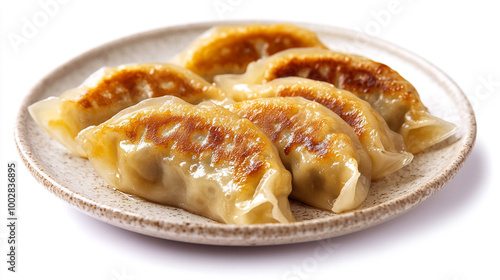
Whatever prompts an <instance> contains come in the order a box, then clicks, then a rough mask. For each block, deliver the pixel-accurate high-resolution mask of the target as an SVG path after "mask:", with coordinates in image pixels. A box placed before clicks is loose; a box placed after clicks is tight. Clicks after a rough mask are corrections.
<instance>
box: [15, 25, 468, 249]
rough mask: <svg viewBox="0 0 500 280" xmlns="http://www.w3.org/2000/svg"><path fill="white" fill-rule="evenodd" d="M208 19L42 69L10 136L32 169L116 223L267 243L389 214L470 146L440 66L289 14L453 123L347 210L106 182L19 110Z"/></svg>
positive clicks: (162, 45)
mask: <svg viewBox="0 0 500 280" xmlns="http://www.w3.org/2000/svg"><path fill="white" fill-rule="evenodd" d="M242 23H244V22H224V23H223V24H242ZM245 23H248V22H245ZM264 23H269V22H264ZM216 24H221V23H220V22H211V23H199V24H192V25H183V26H175V27H167V28H163V29H158V30H154V31H150V32H145V33H140V34H136V35H133V36H130V37H126V38H123V39H121V40H117V41H114V42H111V43H108V44H106V45H103V46H100V47H98V48H95V49H93V50H91V51H89V52H87V53H84V54H82V55H80V56H78V57H76V58H75V59H73V60H71V61H69V62H67V63H66V64H64V65H62V66H61V67H59V68H58V69H56V70H55V71H53V72H52V73H50V74H49V75H48V76H47V77H46V78H44V79H43V80H42V81H41V82H40V83H39V84H38V85H37V86H35V87H34V89H33V90H32V91H31V93H29V95H28V96H27V97H26V99H25V100H24V103H23V105H22V107H21V109H20V113H19V116H18V120H17V125H16V133H15V137H16V143H17V145H18V149H19V152H20V155H21V158H22V160H23V161H24V163H25V164H26V166H27V167H28V168H29V170H30V171H31V173H32V174H33V176H34V177H35V178H36V179H37V180H38V181H39V182H40V183H41V184H43V185H44V186H45V187H46V188H47V189H48V190H49V191H51V192H53V193H54V194H55V195H57V196H58V197H60V198H61V199H63V200H65V201H67V202H68V203H69V204H71V205H73V206H74V207H76V208H78V209H79V210H81V211H83V212H84V213H86V214H88V215H90V216H92V217H94V218H96V219H99V220H102V221H104V222H107V223H110V224H112V225H115V226H118V227H121V228H124V229H128V230H132V231H135V232H139V233H143V234H147V235H151V236H156V237H160V238H165V239H170V240H178V241H184V242H192V243H203V244H220V245H268V244H285V243H296V242H305V241H312V240H318V239H323V238H329V237H334V236H339V235H343V234H347V233H351V232H354V231H358V230H362V229H365V228H368V227H371V226H374V225H377V224H380V223H382V222H384V221H387V220H389V219H392V218H394V217H396V216H398V215H400V214H402V213H404V212H406V211H408V210H409V209H411V208H413V207H414V206H416V205H417V204H419V203H420V202H422V201H423V200H425V199H426V198H428V197H429V196H431V195H432V194H433V193H435V192H436V191H437V190H438V189H440V188H441V187H442V186H443V185H444V184H445V183H446V182H448V181H449V180H450V179H451V178H452V177H453V176H454V175H455V174H456V172H457V171H458V170H459V169H460V167H461V166H462V165H463V163H464V161H465V159H466V157H467V156H468V155H469V153H470V151H471V148H472V146H473V144H474V139H475V135H476V124H475V118H474V113H473V111H472V108H471V106H470V104H469V103H468V101H467V99H466V97H465V95H464V94H463V93H462V91H461V90H460V89H459V88H458V87H457V85H456V84H455V83H454V82H453V81H452V80H450V78H448V77H447V76H446V75H445V74H444V73H443V72H441V71H440V70H439V69H437V68H436V67H434V66H433V65H432V64H430V63H429V62H427V61H425V60H424V59H422V58H420V57H418V56H416V55H414V54H412V53H410V52H408V51H406V50H403V49H401V48H399V47H397V46H395V45H393V44H390V43H388V42H385V41H382V40H379V39H376V38H371V37H368V36H366V35H364V34H362V33H358V32H354V31H352V30H345V29H340V28H335V27H330V26H318V25H311V24H300V23H297V24H298V25H300V26H303V27H306V28H309V29H311V30H313V31H316V32H317V33H318V35H319V37H320V39H321V40H322V41H323V42H324V43H325V44H326V45H327V46H329V47H330V48H331V49H335V50H340V51H345V52H351V53H357V54H361V55H365V56H367V57H369V58H372V59H374V60H376V61H380V62H383V63H385V64H387V65H389V66H390V67H392V68H394V69H395V70H396V71H398V72H399V73H400V74H401V75H402V76H403V77H405V78H406V79H408V80H409V81H410V82H411V83H413V85H414V86H415V87H416V88H417V90H418V91H419V93H420V95H421V98H422V100H423V102H424V104H426V105H427V107H429V109H430V111H431V113H433V114H435V115H437V116H438V117H441V118H443V119H446V120H448V121H451V122H453V123H455V124H457V125H458V127H459V131H458V132H457V133H456V134H455V135H454V136H453V137H451V138H450V139H448V140H447V141H445V142H443V143H440V144H438V145H437V146H434V147H432V148H430V149H428V150H426V151H425V152H423V153H421V154H418V155H417V156H415V159H414V161H413V162H412V163H411V164H410V165H409V166H407V167H405V168H404V169H401V170H400V171H398V172H396V173H394V174H392V175H390V176H387V177H385V178H383V179H382V180H379V181H377V182H374V183H373V184H372V187H371V191H370V194H369V196H368V199H367V200H366V201H365V203H364V204H363V205H362V206H361V207H359V208H358V209H357V210H355V211H351V212H347V213H343V214H333V213H330V212H327V211H322V210H318V209H315V208H312V207H308V206H306V205H303V204H300V203H297V202H293V201H292V202H291V207H292V211H293V213H294V215H295V217H296V218H297V220H298V221H297V222H295V223H290V224H264V225H247V226H240V225H225V224H220V223H217V222H214V221H211V220H209V219H206V218H203V217H200V216H197V215H194V214H191V213H188V212H186V211H184V210H181V209H178V208H174V207H168V206H163V205H159V204H155V203H151V202H148V201H145V200H142V199H140V198H137V197H133V196H129V195H126V194H124V193H121V192H119V191H116V190H113V189H112V188H111V187H109V186H108V185H107V184H106V183H105V182H104V181H103V180H102V179H101V178H100V177H99V176H98V175H97V173H96V172H95V171H94V169H93V168H92V166H91V165H90V163H89V162H88V161H87V160H85V159H82V158H79V157H76V156H74V155H72V154H71V153H69V152H68V151H66V150H65V149H64V148H63V147H62V146H60V145H59V144H58V143H57V142H56V141H54V140H52V139H51V138H49V137H48V136H47V134H45V133H44V132H43V131H42V130H41V129H40V128H39V127H38V126H37V125H36V124H35V122H34V121H33V120H32V118H31V117H30V115H29V114H28V111H27V107H28V106H29V105H31V104H33V103H34V102H36V101H38V100H41V99H44V98H46V97H48V96H54V95H59V94H61V93H62V92H64V91H65V90H67V89H70V88H74V87H76V86H78V85H79V84H80V83H81V82H82V81H83V80H84V79H85V78H86V77H87V76H89V75H90V74H91V73H93V72H94V71H96V70H97V69H98V68H100V67H102V66H116V65H119V64H125V63H140V62H167V61H169V60H170V59H171V58H172V57H173V56H174V55H175V54H177V53H178V52H180V51H182V50H183V49H184V48H185V47H186V46H187V45H188V44H189V43H190V42H191V41H192V40H193V39H194V38H195V37H196V36H198V35H200V34H201V33H202V32H204V31H206V30H207V29H209V28H210V27H212V26H214V25H216Z"/></svg>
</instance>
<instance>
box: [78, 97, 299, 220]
mask: <svg viewBox="0 0 500 280" xmlns="http://www.w3.org/2000/svg"><path fill="white" fill-rule="evenodd" d="M77 141H78V142H79V143H80V144H81V145H82V147H83V149H84V150H85V152H86V154H87V156H88V158H89V160H90V162H91V163H92V165H93V166H94V168H95V170H96V171H97V173H99V175H101V176H102V178H103V179H104V180H105V181H106V182H108V183H109V184H110V185H112V186H113V187H115V188H117V189H118V190H120V191H123V192H125V193H129V194H134V195H137V196H140V197H142V198H145V199H147V200H151V201H154V202H157V203H161V204H166V205H171V206H176V207H180V208H183V209H185V210H188V211H190V212H192V213H195V214H199V215H202V216H205V217H208V218H211V219H213V220H216V221H219V222H225V223H229V224H258V223H276V222H282V223H283V222H291V221H294V218H293V216H292V213H291V211H290V205H289V201H288V195H289V194H290V192H291V176H290V173H289V172H288V171H287V170H286V169H285V168H284V167H283V164H282V163H281V161H280V158H279V155H278V152H277V150H276V148H275V147H274V146H273V144H272V143H271V142H270V140H269V138H268V137H267V136H266V135H265V134H264V133H263V132H262V131H261V130H260V129H258V128H257V127H256V126H255V125H254V124H253V123H251V122H250V121H249V120H248V119H244V118H240V117H238V116H237V115H235V114H233V113H231V112H229V111H228V110H226V109H224V108H223V107H221V106H217V105H215V104H213V103H211V102H203V103H200V104H199V105H191V104H188V103H186V102H184V101H182V100H181V99H179V98H177V97H173V96H165V97H159V98H152V99H148V100H145V101H143V102H141V103H139V104H137V105H135V106H132V107H129V108H127V109H124V110H123V111H121V112H120V113H118V114H117V115H115V116H114V117H112V118H111V119H109V120H108V121H106V122H104V123H102V124H100V125H98V126H91V127H88V128H87V129H85V130H83V131H82V132H80V134H78V136H77Z"/></svg>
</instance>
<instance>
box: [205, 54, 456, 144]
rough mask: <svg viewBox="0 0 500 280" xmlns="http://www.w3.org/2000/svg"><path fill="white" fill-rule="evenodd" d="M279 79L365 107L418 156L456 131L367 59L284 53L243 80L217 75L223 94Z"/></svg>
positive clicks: (399, 81) (260, 63) (401, 80)
mask: <svg viewBox="0 0 500 280" xmlns="http://www.w3.org/2000/svg"><path fill="white" fill-rule="evenodd" d="M283 77H302V78H308V79H313V80H318V81H324V82H328V83H331V84H333V85H335V87H337V88H339V89H344V90H348V91H350V92H352V93H354V94H355V95H356V96H358V97H360V98H361V99H363V100H365V101H367V102H368V103H370V105H371V106H372V107H373V108H374V109H375V110H377V111H378V112H379V113H380V115H382V117H383V118H384V120H385V121H386V122H387V124H388V125H389V127H390V128H391V129H392V130H393V131H396V132H398V133H400V134H401V135H402V136H403V139H404V142H405V145H406V149H407V151H408V152H410V153H413V154H415V153H418V152H420V151H422V150H424V149H426V148H428V147H430V146H432V145H434V144H436V143H439V142H441V141H443V140H444V139H446V138H448V137H449V136H451V135H452V134H453V133H454V132H455V130H456V126H455V125H454V124H452V123H449V122H447V121H445V120H442V119H440V118H438V117H435V116H433V115H431V114H430V112H429V110H428V109H427V107H425V106H424V104H423V103H422V101H421V100H420V96H419V94H418V92H417V90H416V89H415V88H414V87H413V85H412V84H410V83H409V82H408V81H407V80H405V79H404V78H403V77H401V75H399V73H397V72H396V71H394V70H393V69H391V68H390V67H388V66H387V65H384V64H382V63H378V62H375V61H373V60H370V59H368V58H365V57H362V56H358V55H352V54H346V53H341V52H336V51H331V50H325V49H318V48H300V49H291V50H285V51H282V52H279V53H276V54H274V55H272V56H270V57H268V58H266V59H261V60H259V61H257V62H254V63H252V64H250V65H249V66H248V69H247V71H246V72H245V74H242V75H220V76H217V77H215V81H216V84H217V85H218V86H219V87H221V88H222V89H225V90H227V91H231V90H232V89H233V88H235V87H238V86H241V85H242V84H262V83H266V82H269V81H272V80H274V79H277V78H283Z"/></svg>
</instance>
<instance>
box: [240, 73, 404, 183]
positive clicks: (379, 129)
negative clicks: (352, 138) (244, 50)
mask: <svg viewBox="0 0 500 280" xmlns="http://www.w3.org/2000/svg"><path fill="white" fill-rule="evenodd" d="M285 96H300V97H304V98H306V99H309V100H313V101H316V102H318V103H320V104H322V105H323V106H325V107H327V108H328V109H330V110H332V111H333V112H335V113H336V114H337V115H338V116H340V117H341V118H342V119H343V120H344V121H346V122H347V123H348V124H349V125H350V126H351V127H352V128H353V129H354V132H355V133H356V135H357V137H358V139H359V140H360V142H361V145H362V146H363V148H364V149H365V151H366V152H367V153H368V155H369V156H370V159H371V161H372V179H379V178H382V177H384V176H386V175H388V174H391V173H393V172H395V171H397V170H399V169H401V168H403V167H404V166H406V165H408V164H409V163H410V162H411V161H412V159H413V155H412V154H410V153H408V152H405V148H404V142H403V138H402V137H401V135H399V134H398V133H396V132H394V131H392V130H391V129H390V128H389V127H388V126H387V123H386V122H385V121H384V119H383V118H382V117H381V116H380V115H379V114H378V113H377V112H376V111H375V110H374V109H373V108H372V107H371V106H370V104H368V103H367V102H366V101H363V100H361V99H360V98H358V97H356V96H355V95H354V94H352V93H350V92H349V91H345V90H340V89H337V88H335V87H334V86H333V85H332V84H329V83H325V82H318V81H314V80H310V79H304V78H298V77H288V78H279V79H276V80H273V81H271V82H269V83H265V84H262V85H249V86H240V87H237V88H235V89H233V91H232V97H233V99H234V100H236V101H241V100H245V99H254V98H261V97H285Z"/></svg>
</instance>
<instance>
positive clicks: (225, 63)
mask: <svg viewBox="0 0 500 280" xmlns="http://www.w3.org/2000/svg"><path fill="white" fill-rule="evenodd" d="M302 47H318V48H326V47H325V46H324V45H323V43H321V41H320V40H319V39H318V37H317V36H316V34H315V33H314V32H312V31H309V30H307V29H304V28H301V27H298V26H295V25H291V24H250V25H236V26H217V27H214V28H212V29H210V30H208V31H207V32H205V33H204V34H202V35H201V36H200V37H199V38H197V39H196V40H195V41H194V42H192V43H191V45H190V46H189V47H188V48H187V49H186V50H185V51H184V52H182V53H181V54H179V55H177V56H176V57H175V58H174V59H173V60H172V61H173V62H174V63H177V64H179V65H181V66H184V67H186V68H187V69H189V70H191V71H193V72H195V73H196V74H198V75H200V76H202V77H203V78H205V79H207V80H208V81H212V79H213V76H214V75H218V74H229V73H233V74H241V73H244V72H245V69H246V68H247V65H248V63H250V62H252V61H255V60H257V59H259V58H262V57H266V56H269V55H272V54H274V53H277V52H279V51H282V50H285V49H290V48H302Z"/></svg>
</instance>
